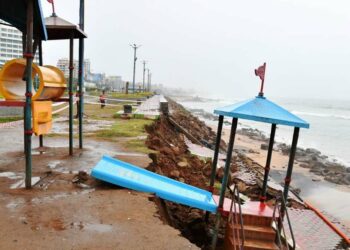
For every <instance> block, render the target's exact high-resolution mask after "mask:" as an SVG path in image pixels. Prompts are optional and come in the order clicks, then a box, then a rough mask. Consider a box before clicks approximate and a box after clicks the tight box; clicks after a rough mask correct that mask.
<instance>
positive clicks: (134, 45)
mask: <svg viewBox="0 0 350 250" xmlns="http://www.w3.org/2000/svg"><path fill="white" fill-rule="evenodd" d="M130 46H131V47H132V48H133V49H134V72H133V77H132V91H133V93H135V73H136V61H137V57H136V50H137V49H138V48H140V47H141V45H139V46H137V45H136V44H135V43H134V44H130Z"/></svg>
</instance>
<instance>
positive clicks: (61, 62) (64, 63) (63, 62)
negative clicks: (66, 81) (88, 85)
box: [57, 58, 90, 79]
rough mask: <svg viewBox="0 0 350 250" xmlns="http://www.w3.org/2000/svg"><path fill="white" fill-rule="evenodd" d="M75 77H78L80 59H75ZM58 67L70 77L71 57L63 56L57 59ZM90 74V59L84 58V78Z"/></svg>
mask: <svg viewBox="0 0 350 250" xmlns="http://www.w3.org/2000/svg"><path fill="white" fill-rule="evenodd" d="M73 67H74V69H73V78H76V79H77V78H78V71H79V62H78V60H73ZM57 68H59V69H60V70H61V71H62V72H63V73H64V76H65V77H67V78H68V77H69V59H68V58H61V59H58V61H57ZM89 74H90V60H89V59H85V60H84V78H87V76H88V75H89Z"/></svg>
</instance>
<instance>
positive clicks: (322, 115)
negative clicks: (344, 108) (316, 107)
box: [292, 111, 350, 120]
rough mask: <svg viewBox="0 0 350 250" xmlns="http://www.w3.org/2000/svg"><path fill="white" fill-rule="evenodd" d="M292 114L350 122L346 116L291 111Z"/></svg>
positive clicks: (349, 118)
mask: <svg viewBox="0 0 350 250" xmlns="http://www.w3.org/2000/svg"><path fill="white" fill-rule="evenodd" d="M292 113H293V114H295V115H307V116H315V117H327V118H337V119H343V120H350V116H347V115H333V114H323V113H312V112H302V111H292Z"/></svg>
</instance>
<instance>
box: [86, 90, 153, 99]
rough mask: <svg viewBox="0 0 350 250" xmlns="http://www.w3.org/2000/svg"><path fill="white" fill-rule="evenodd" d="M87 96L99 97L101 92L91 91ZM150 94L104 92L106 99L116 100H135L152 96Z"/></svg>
mask: <svg viewBox="0 0 350 250" xmlns="http://www.w3.org/2000/svg"><path fill="white" fill-rule="evenodd" d="M88 94H89V95H94V96H100V94H101V92H99V91H97V92H96V91H92V92H89V93H88ZM152 95H153V93H152V92H140V93H129V94H125V93H119V92H106V96H107V98H118V99H137V98H144V97H147V96H152Z"/></svg>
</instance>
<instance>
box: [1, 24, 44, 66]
mask: <svg viewBox="0 0 350 250" xmlns="http://www.w3.org/2000/svg"><path fill="white" fill-rule="evenodd" d="M1 23H5V22H4V21H2V20H0V68H1V67H2V66H3V65H4V64H5V62H7V61H8V60H11V59H14V58H22V57H23V51H22V32H20V31H19V30H18V29H16V28H14V27H12V26H8V25H4V24H1ZM37 55H38V53H37ZM37 55H36V57H35V59H34V61H35V62H38V56H37Z"/></svg>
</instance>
